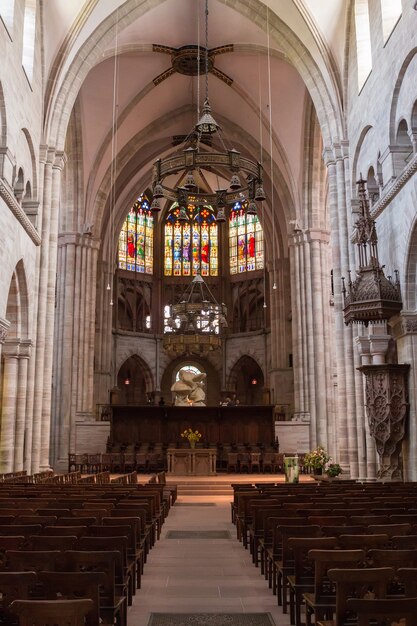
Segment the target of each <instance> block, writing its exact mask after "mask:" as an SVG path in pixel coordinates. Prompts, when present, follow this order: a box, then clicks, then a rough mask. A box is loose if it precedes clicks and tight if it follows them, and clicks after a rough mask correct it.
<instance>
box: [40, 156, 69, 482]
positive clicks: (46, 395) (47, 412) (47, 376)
mask: <svg viewBox="0 0 417 626" xmlns="http://www.w3.org/2000/svg"><path fill="white" fill-rule="evenodd" d="M65 162H66V157H65V154H64V153H63V152H57V153H56V155H55V160H54V163H53V165H52V185H51V205H50V224H49V238H48V240H47V241H48V242H49V256H48V269H47V301H46V328H45V334H44V336H45V347H44V378H43V394H42V411H41V442H40V443H41V445H40V455H39V468H40V469H41V470H47V469H49V468H50V459H49V450H50V434H51V396H52V365H53V353H54V322H55V290H56V267H57V248H58V218H59V210H60V194H61V173H62V169H63V167H64V165H65Z"/></svg>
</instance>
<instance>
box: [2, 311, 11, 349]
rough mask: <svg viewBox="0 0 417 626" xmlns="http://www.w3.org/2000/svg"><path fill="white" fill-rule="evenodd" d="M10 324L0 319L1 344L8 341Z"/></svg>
mask: <svg viewBox="0 0 417 626" xmlns="http://www.w3.org/2000/svg"><path fill="white" fill-rule="evenodd" d="M9 328H10V322H9V320H6V318H4V317H0V343H4V342H5V341H6V337H7V333H8V332H9Z"/></svg>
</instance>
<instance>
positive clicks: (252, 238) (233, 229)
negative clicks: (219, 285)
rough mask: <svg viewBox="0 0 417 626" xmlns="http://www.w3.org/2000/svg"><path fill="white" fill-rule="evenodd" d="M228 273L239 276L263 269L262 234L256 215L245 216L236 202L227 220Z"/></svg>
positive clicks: (242, 209) (243, 209)
mask: <svg viewBox="0 0 417 626" xmlns="http://www.w3.org/2000/svg"><path fill="white" fill-rule="evenodd" d="M229 258H230V273H231V274H241V273H242V272H251V271H254V270H262V269H263V268H264V233H263V230H262V226H261V224H260V223H259V219H258V217H257V215H247V213H246V211H245V207H244V205H242V204H241V203H240V202H236V204H235V205H234V206H233V208H232V209H231V211H230V218H229Z"/></svg>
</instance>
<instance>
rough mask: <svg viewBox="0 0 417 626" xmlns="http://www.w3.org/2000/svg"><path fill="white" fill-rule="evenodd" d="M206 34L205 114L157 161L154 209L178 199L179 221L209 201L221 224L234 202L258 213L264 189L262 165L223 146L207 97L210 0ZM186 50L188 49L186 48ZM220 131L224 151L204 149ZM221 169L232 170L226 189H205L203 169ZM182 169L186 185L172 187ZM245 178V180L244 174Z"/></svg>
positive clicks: (198, 71) (198, 65)
mask: <svg viewBox="0 0 417 626" xmlns="http://www.w3.org/2000/svg"><path fill="white" fill-rule="evenodd" d="M205 35H206V42H205V47H204V48H203V54H204V60H205V63H204V69H205V101H204V106H203V114H202V116H201V117H200V119H199V120H198V122H197V124H196V125H195V126H194V128H193V130H192V131H191V132H190V133H189V134H188V135H187V137H186V138H185V140H184V141H183V143H182V144H181V145H182V146H183V149H182V150H178V151H177V152H175V153H174V154H172V155H170V156H168V157H165V158H164V159H158V160H157V161H156V162H155V163H154V167H153V176H152V189H153V200H152V204H151V207H150V208H151V210H152V211H155V212H158V211H160V210H161V200H163V199H165V200H170V201H172V202H178V205H179V207H180V216H179V219H180V221H185V220H187V216H186V211H185V207H186V206H188V205H190V204H191V205H193V206H199V205H201V204H210V205H211V206H212V207H213V209H214V211H215V214H216V221H217V222H218V223H222V222H225V221H226V209H227V207H228V206H233V205H234V204H235V202H245V205H246V211H247V213H248V214H251V215H256V213H257V205H256V202H262V201H263V200H265V192H264V189H263V171H262V165H261V164H260V163H259V162H257V161H254V160H252V159H250V158H248V157H245V156H242V155H241V153H240V152H238V151H237V150H235V149H234V148H232V149H226V148H224V146H225V143H224V140H223V137H222V135H221V128H220V126H219V125H218V124H217V122H216V120H215V119H214V117H213V115H212V113H211V107H210V103H209V96H208V74H209V68H210V64H212V61H211V59H210V55H209V48H208V0H206V3H205ZM186 48H187V50H188V48H189V46H188V47H186ZM200 50H201V49H200V47H198V52H197V59H196V67H197V74H199V73H200V68H202V67H203V65H202V63H201V59H200ZM216 133H217V134H218V137H219V140H220V143H221V145H222V147H223V148H224V149H223V150H221V151H213V152H210V151H208V150H202V149H201V144H204V143H208V144H211V143H212V138H213V136H214V135H216ZM218 168H220V169H223V170H227V171H228V172H229V180H230V182H229V186H228V187H227V188H224V189H217V190H215V191H214V192H207V190H206V189H202V185H200V184H199V183H200V181H199V172H201V170H206V171H211V172H213V171H216V170H217V169H218ZM180 172H183V175H182V176H181V180H184V181H185V182H184V184H183V185H182V186H178V187H175V188H173V187H171V186H169V185H168V184H167V182H166V179H167V177H169V176H171V175H178V174H179V173H180ZM243 175H245V179H244V181H243V182H242V177H243Z"/></svg>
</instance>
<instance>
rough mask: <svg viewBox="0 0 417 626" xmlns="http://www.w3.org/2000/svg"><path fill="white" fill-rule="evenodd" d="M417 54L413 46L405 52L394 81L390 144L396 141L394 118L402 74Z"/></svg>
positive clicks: (395, 116)
mask: <svg viewBox="0 0 417 626" xmlns="http://www.w3.org/2000/svg"><path fill="white" fill-rule="evenodd" d="M416 54H417V48H413V49H412V50H410V52H409V53H408V54H407V56H406V58H405V60H404V62H403V64H402V66H401V69H400V71H399V73H398V78H397V81H396V83H395V87H394V91H393V95H392V102H391V111H390V125H389V142H390V144H395V142H396V134H397V130H398V128H397V127H396V124H395V122H396V119H397V108H398V101H399V97H400V91H401V87H402V84H403V80H404V76H405V73H406V71H407V68H408V66H409V65H410V63H411V61H412V60H413V59H414V57H415V55H416Z"/></svg>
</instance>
